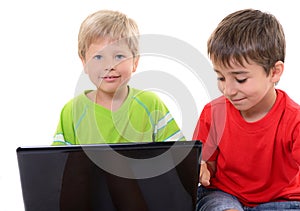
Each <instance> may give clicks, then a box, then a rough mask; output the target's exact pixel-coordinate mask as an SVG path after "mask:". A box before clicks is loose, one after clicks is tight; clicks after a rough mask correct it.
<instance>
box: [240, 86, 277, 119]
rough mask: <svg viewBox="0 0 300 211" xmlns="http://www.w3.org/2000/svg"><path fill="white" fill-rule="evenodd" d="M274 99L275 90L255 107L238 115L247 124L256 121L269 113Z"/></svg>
mask: <svg viewBox="0 0 300 211" xmlns="http://www.w3.org/2000/svg"><path fill="white" fill-rule="evenodd" d="M276 98H277V93H276V90H275V89H272V90H270V93H269V94H267V95H266V96H265V97H264V98H263V99H262V100H261V101H260V103H258V104H257V105H256V106H255V107H253V108H251V109H249V110H247V111H241V112H240V113H241V115H242V116H243V118H244V119H245V120H246V121H247V122H255V121H258V120H260V119H262V118H263V117H264V116H266V115H267V114H268V113H269V111H270V110H271V109H272V107H273V105H274V104H275V102H276Z"/></svg>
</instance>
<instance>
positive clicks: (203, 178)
mask: <svg viewBox="0 0 300 211" xmlns="http://www.w3.org/2000/svg"><path fill="white" fill-rule="evenodd" d="M215 173H216V162H215V161H207V162H205V161H201V168H200V175H199V181H200V184H201V185H203V186H209V185H210V178H211V177H213V176H214V174H215Z"/></svg>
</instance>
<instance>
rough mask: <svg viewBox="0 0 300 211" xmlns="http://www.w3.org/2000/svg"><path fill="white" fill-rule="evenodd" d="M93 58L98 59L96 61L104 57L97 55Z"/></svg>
mask: <svg viewBox="0 0 300 211" xmlns="http://www.w3.org/2000/svg"><path fill="white" fill-rule="evenodd" d="M93 58H94V59H96V60H100V59H101V58H102V56H101V55H96V56H94V57H93Z"/></svg>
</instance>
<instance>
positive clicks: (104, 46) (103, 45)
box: [88, 38, 130, 52]
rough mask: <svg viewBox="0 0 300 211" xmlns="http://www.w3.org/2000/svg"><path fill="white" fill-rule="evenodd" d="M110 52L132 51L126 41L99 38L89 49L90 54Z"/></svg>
mask: <svg viewBox="0 0 300 211" xmlns="http://www.w3.org/2000/svg"><path fill="white" fill-rule="evenodd" d="M109 50H124V51H127V50H128V51H129V50H130V49H129V46H128V44H127V42H126V41H125V40H124V39H122V40H112V39H109V38H98V39H96V40H95V41H93V42H92V43H91V44H90V46H89V48H88V52H102V51H109Z"/></svg>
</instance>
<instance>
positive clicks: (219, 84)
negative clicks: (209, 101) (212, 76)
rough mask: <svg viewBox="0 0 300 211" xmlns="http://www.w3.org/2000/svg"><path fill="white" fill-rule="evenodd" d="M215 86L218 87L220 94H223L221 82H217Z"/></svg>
mask: <svg viewBox="0 0 300 211" xmlns="http://www.w3.org/2000/svg"><path fill="white" fill-rule="evenodd" d="M217 85H218V89H219V90H220V92H222V93H223V92H224V91H223V90H224V85H223V83H222V82H221V81H218V82H217Z"/></svg>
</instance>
